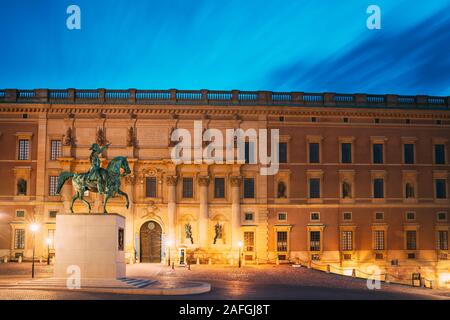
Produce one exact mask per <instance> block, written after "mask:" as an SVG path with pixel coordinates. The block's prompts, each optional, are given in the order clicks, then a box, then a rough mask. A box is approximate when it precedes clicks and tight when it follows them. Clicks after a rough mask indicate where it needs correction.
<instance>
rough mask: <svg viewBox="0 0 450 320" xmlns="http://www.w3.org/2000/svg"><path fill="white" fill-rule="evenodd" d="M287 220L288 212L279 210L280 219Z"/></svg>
mask: <svg viewBox="0 0 450 320" xmlns="http://www.w3.org/2000/svg"><path fill="white" fill-rule="evenodd" d="M286 220H287V215H286V212H279V213H278V221H286Z"/></svg>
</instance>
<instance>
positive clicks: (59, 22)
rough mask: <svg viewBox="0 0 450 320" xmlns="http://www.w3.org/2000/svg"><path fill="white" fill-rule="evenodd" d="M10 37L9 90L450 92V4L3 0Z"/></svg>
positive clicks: (3, 80) (4, 56)
mask: <svg viewBox="0 0 450 320" xmlns="http://www.w3.org/2000/svg"><path fill="white" fill-rule="evenodd" d="M71 4H76V5H78V6H80V8H81V30H72V31H70V30H68V29H67V27H66V19H67V17H68V14H66V9H67V7H68V6H69V5H71ZM371 4H376V5H378V6H380V7H381V14H382V16H381V17H382V18H381V19H382V20H381V26H382V29H381V30H369V29H367V27H366V19H367V17H368V16H369V15H368V14H367V13H366V9H367V7H368V6H369V5H371ZM0 38H1V47H0V58H1V61H2V64H1V65H2V66H1V69H0V88H21V89H27V88H68V87H73V88H111V89H118V88H123V89H126V88H138V89H170V88H177V89H224V90H229V89H240V90H273V91H307V92H323V91H328V92H349V93H353V92H366V93H398V94H429V95H450V54H449V51H450V1H449V0H447V1H439V0H433V1H411V0H410V1H394V0H386V1H382V0H370V1H364V0H358V1H357V0H346V1H342V0H341V1H339V0H335V1H331V0H322V1H300V0H296V1H294V0H278V1H275V0H271V1H263V0H223V1H219V0H164V1H162V0H160V1H154V0H151V1H150V0H147V1H141V0H133V1H131V0H95V1H93V0H72V1H65V0H54V1H50V0H49V1H45V0H41V1H37V0H28V1H26V0H14V1H13V0H0Z"/></svg>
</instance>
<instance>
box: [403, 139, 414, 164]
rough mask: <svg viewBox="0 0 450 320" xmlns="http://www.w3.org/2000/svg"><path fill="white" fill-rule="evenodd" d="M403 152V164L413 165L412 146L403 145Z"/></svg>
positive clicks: (410, 144)
mask: <svg viewBox="0 0 450 320" xmlns="http://www.w3.org/2000/svg"><path fill="white" fill-rule="evenodd" d="M403 149H404V150H403V152H404V157H405V164H413V163H414V144H412V143H405V144H404V145H403Z"/></svg>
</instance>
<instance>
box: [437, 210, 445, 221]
mask: <svg viewBox="0 0 450 320" xmlns="http://www.w3.org/2000/svg"><path fill="white" fill-rule="evenodd" d="M437 219H438V221H447V212H445V211H441V212H438V213H437Z"/></svg>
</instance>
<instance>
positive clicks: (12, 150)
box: [0, 89, 450, 276]
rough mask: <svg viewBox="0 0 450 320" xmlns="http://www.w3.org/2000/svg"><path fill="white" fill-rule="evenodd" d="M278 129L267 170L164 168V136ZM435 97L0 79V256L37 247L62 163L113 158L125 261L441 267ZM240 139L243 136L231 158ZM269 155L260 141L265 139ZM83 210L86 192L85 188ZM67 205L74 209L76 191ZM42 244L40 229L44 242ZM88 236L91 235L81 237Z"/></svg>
mask: <svg viewBox="0 0 450 320" xmlns="http://www.w3.org/2000/svg"><path fill="white" fill-rule="evenodd" d="M194 120H202V123H203V126H204V128H215V129H219V130H221V131H222V132H225V130H226V129H238V128H241V129H243V130H247V129H251V128H253V129H256V130H258V129H269V130H270V129H279V132H280V144H279V146H280V150H279V160H280V167H279V170H278V172H277V173H276V174H275V175H268V176H264V175H261V174H260V168H261V165H260V164H258V163H257V164H251V163H244V164H239V163H232V164H226V163H225V164H214V163H207V162H201V163H192V164H175V163H174V162H173V161H172V160H171V156H170V152H171V149H172V147H173V146H174V142H171V140H170V136H171V132H172V131H173V130H174V129H177V128H184V129H188V130H190V131H191V132H192V130H193V128H194ZM449 129H450V98H449V97H430V96H399V95H367V94H335V93H323V94H310V93H302V92H288V93H275V92H267V91H258V92H243V91H208V90H201V91H179V90H167V91H164V90H161V91H157V90H134V89H130V90H105V89H98V90H76V89H67V90H47V89H38V90H9V89H8V90H0V146H1V150H2V152H0V176H1V179H2V180H1V183H0V257H4V256H6V257H8V258H9V259H18V257H19V256H23V257H24V259H29V258H30V257H31V255H32V247H33V235H32V233H31V231H29V228H28V225H29V224H30V223H31V222H33V221H36V222H38V223H39V224H40V225H41V228H40V230H39V231H38V232H37V233H36V234H35V238H36V256H38V257H44V258H46V257H47V255H48V254H50V255H52V254H53V245H54V244H53V242H52V239H53V238H54V232H55V230H57V227H58V226H57V225H56V224H55V217H56V215H57V214H58V213H61V212H68V210H69V206H70V202H71V199H72V195H73V194H74V191H73V187H72V185H71V184H70V183H69V184H66V186H64V187H63V190H62V192H61V194H60V195H59V194H57V193H56V188H57V177H58V175H59V173H60V172H62V171H71V172H84V171H87V170H88V168H89V163H88V157H89V153H90V151H89V147H90V145H91V144H92V143H94V142H97V143H99V144H106V143H111V145H110V147H109V148H108V149H107V151H106V152H105V153H104V158H103V162H104V163H103V165H106V163H107V162H108V161H109V160H111V159H112V158H113V157H115V156H119V155H123V156H126V157H127V158H128V161H129V164H130V167H131V170H132V175H130V176H128V177H126V178H123V181H122V190H123V191H125V192H126V193H127V194H128V196H129V198H130V203H131V205H130V207H129V209H126V208H125V206H124V203H125V201H124V199H123V198H120V197H118V198H115V199H113V200H111V201H110V202H109V206H108V211H109V212H115V213H118V214H121V215H123V216H125V217H126V230H125V242H126V243H125V244H126V246H125V250H126V255H127V259H128V261H130V262H134V261H140V262H161V261H166V259H167V256H168V255H169V252H170V256H171V259H172V261H175V262H176V263H179V262H186V259H189V261H190V262H196V261H197V260H198V261H199V262H200V263H212V264H214V263H231V262H232V261H234V263H236V261H237V259H238V256H239V252H241V253H242V259H243V260H244V261H245V263H275V262H279V263H282V262H287V261H291V262H301V263H317V264H320V263H322V264H329V265H332V266H336V267H340V268H345V267H358V268H362V269H364V268H368V267H369V266H372V265H376V266H379V267H381V268H384V269H386V270H387V269H389V270H394V271H395V270H397V272H400V273H401V272H407V273H408V272H415V271H417V270H421V272H422V273H426V274H430V275H431V276H432V275H433V274H437V273H445V272H447V273H448V272H449V266H450V264H449V260H448V259H449V258H450V256H449V253H448V245H449V243H448V242H449V241H448V233H449V213H450V203H449V191H448V188H449V186H448V181H449V169H450V167H449V151H450V150H449V139H450V130H449ZM254 148H255V143H253V142H252V141H248V142H246V148H245V150H246V158H247V160H248V159H249V158H251V157H252V152H253V151H254ZM269 150H270V148H269ZM85 199H87V200H88V201H89V202H91V203H92V204H93V210H92V211H94V212H100V211H101V202H102V199H101V198H99V197H98V196H97V194H94V193H86V194H85ZM75 212H86V208H85V207H84V205H83V204H82V203H81V202H79V201H77V202H76V203H75ZM47 239H50V240H49V242H48V243H47ZM92 245H95V244H92Z"/></svg>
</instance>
